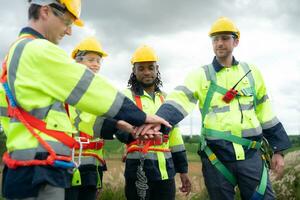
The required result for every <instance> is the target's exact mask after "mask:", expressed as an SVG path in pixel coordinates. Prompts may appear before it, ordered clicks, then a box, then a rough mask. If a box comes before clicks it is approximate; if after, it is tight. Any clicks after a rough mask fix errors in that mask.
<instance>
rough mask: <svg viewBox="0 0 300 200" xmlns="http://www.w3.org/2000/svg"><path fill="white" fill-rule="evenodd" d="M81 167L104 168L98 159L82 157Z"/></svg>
mask: <svg viewBox="0 0 300 200" xmlns="http://www.w3.org/2000/svg"><path fill="white" fill-rule="evenodd" d="M80 165H98V166H103V164H102V163H101V162H99V161H98V159H97V158H95V157H93V156H82V157H81V160H80Z"/></svg>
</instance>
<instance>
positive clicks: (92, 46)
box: [71, 37, 107, 59]
mask: <svg viewBox="0 0 300 200" xmlns="http://www.w3.org/2000/svg"><path fill="white" fill-rule="evenodd" d="M79 51H92V52H96V53H99V54H100V55H101V57H105V56H107V53H106V52H105V51H103V49H102V45H101V43H100V42H98V41H97V39H96V38H95V37H87V38H85V39H84V40H82V41H81V42H80V43H79V44H78V45H77V46H76V47H75V49H74V50H73V51H72V55H71V56H72V58H74V59H75V57H76V54H77V53H78V52H79Z"/></svg>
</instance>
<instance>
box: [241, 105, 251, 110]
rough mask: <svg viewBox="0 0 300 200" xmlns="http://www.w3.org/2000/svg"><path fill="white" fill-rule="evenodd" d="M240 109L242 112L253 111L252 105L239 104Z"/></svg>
mask: <svg viewBox="0 0 300 200" xmlns="http://www.w3.org/2000/svg"><path fill="white" fill-rule="evenodd" d="M241 109H242V110H252V109H254V105H253V104H241Z"/></svg>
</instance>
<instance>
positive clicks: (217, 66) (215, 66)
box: [212, 56, 239, 72]
mask: <svg viewBox="0 0 300 200" xmlns="http://www.w3.org/2000/svg"><path fill="white" fill-rule="evenodd" d="M238 64H239V62H238V61H237V60H236V59H235V58H234V56H233V57H232V63H231V66H233V65H238ZM212 65H213V66H214V69H215V71H216V72H219V71H221V69H223V68H224V66H223V65H221V64H220V63H219V62H218V60H217V58H216V56H215V57H214V59H213V61H212Z"/></svg>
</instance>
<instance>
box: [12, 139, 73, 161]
mask: <svg viewBox="0 0 300 200" xmlns="http://www.w3.org/2000/svg"><path fill="white" fill-rule="evenodd" d="M47 143H48V144H49V145H50V146H51V147H52V148H53V149H54V151H55V152H56V154H58V155H64V156H70V155H71V149H70V148H69V147H67V146H65V145H64V144H62V143H59V142H54V141H47ZM42 152H47V151H46V150H45V149H44V147H42V146H41V144H39V146H38V147H37V148H32V149H23V150H15V151H13V152H11V153H10V156H11V157H12V158H13V159H16V160H32V159H34V157H35V155H36V153H42Z"/></svg>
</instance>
